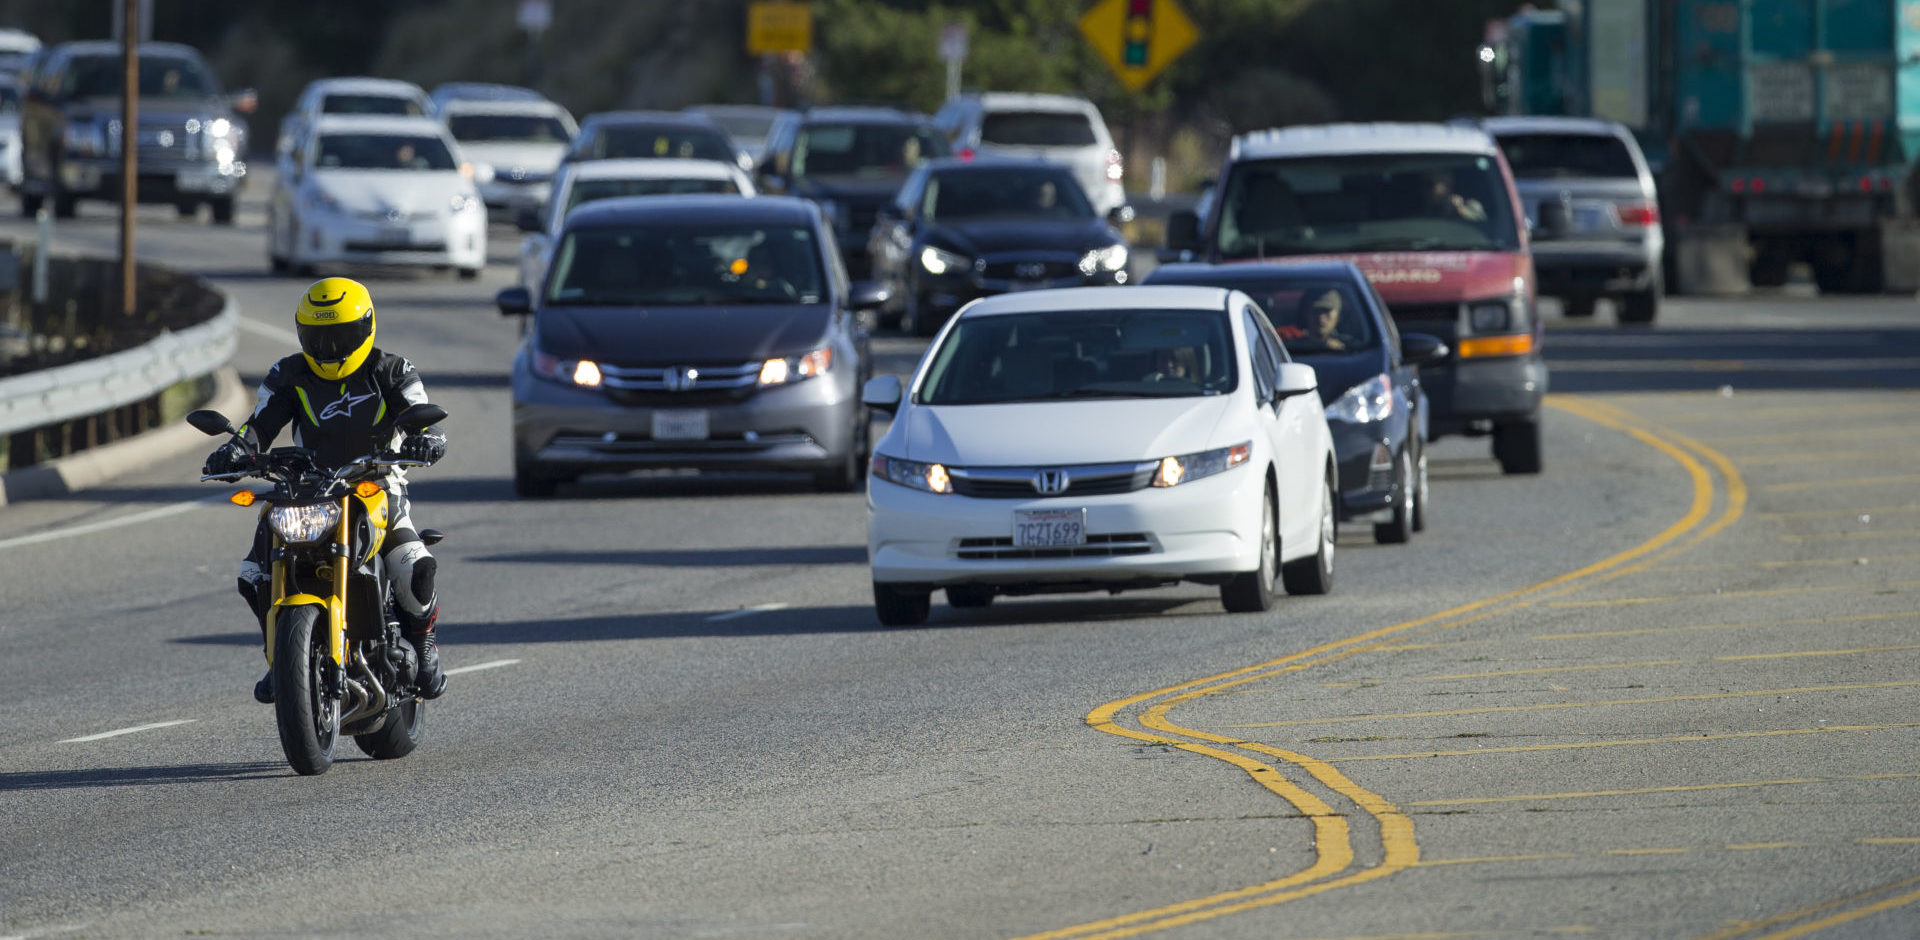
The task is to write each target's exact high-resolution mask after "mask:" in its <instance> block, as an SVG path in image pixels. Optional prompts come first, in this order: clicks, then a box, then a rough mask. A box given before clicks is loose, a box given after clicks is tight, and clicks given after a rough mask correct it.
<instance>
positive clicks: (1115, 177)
mask: <svg viewBox="0 0 1920 940" xmlns="http://www.w3.org/2000/svg"><path fill="white" fill-rule="evenodd" d="M1123 173H1124V171H1123V170H1122V169H1121V167H1120V151H1118V150H1109V151H1107V179H1109V180H1112V181H1113V182H1116V183H1118V182H1120V177H1121V176H1122V175H1123Z"/></svg>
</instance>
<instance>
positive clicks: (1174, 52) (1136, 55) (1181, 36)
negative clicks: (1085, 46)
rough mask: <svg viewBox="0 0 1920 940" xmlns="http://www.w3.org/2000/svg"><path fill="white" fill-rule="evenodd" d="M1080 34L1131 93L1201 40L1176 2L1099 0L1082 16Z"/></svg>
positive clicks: (1157, 75)
mask: <svg viewBox="0 0 1920 940" xmlns="http://www.w3.org/2000/svg"><path fill="white" fill-rule="evenodd" d="M1080 32H1081V34H1082V35H1084V36H1086V37H1087V41H1088V42H1090V43H1092V44H1093V49H1094V51H1095V52H1098V53H1099V54H1100V58H1101V59H1104V60H1105V61H1106V63H1107V66H1108V67H1109V68H1111V69H1113V74H1114V75H1116V76H1119V78H1120V84H1122V85H1125V86H1127V90H1128V91H1133V92H1139V91H1140V90H1142V89H1144V88H1146V87H1147V84H1148V83H1149V82H1151V81H1153V80H1154V79H1155V78H1158V77H1159V75H1160V73H1161V72H1162V71H1164V70H1165V69H1166V67H1167V66H1168V65H1170V64H1172V63H1173V60H1175V59H1178V58H1179V57H1180V56H1181V55H1182V54H1184V53H1185V52H1186V51H1187V50H1188V49H1190V48H1192V46H1193V44H1194V43H1195V42H1196V41H1198V40H1199V38H1200V31H1199V29H1198V28H1197V27H1195V26H1194V25H1193V20H1191V19H1188V18H1187V13H1186V11H1185V10H1182V9H1180V5H1179V4H1178V3H1175V2H1174V0H1099V2H1098V3H1095V4H1094V5H1093V6H1092V8H1090V9H1088V10H1087V12H1086V15H1084V16H1082V17H1080Z"/></svg>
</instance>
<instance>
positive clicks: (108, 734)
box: [60, 718, 200, 744]
mask: <svg viewBox="0 0 1920 940" xmlns="http://www.w3.org/2000/svg"><path fill="white" fill-rule="evenodd" d="M199 720H200V719H198V718H182V719H180V720H179V721H156V722H154V723H153V724H150V725H135V726H133V727H131V728H121V729H120V730H118V731H102V732H100V733H99V734H89V735H87V736H85V737H80V738H68V739H66V740H65V741H61V742H60V743H61V744H84V743H86V742H88V741H99V740H103V739H106V738H117V737H119V736H121V735H123V734H134V733H136V732H140V731H152V730H154V729H155V728H171V727H173V726H174V725H190V724H193V723H194V722H196V721H199Z"/></svg>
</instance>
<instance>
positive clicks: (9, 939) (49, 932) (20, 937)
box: [0, 924, 91, 940]
mask: <svg viewBox="0 0 1920 940" xmlns="http://www.w3.org/2000/svg"><path fill="white" fill-rule="evenodd" d="M89 926H91V925H90V924H74V925H72V926H68V927H42V928H40V929H39V930H29V931H27V932H26V933H15V934H7V935H6V936H0V940H34V938H36V937H51V936H53V935H54V934H62V933H78V932H80V931H82V930H85V929H87V928H88V927H89Z"/></svg>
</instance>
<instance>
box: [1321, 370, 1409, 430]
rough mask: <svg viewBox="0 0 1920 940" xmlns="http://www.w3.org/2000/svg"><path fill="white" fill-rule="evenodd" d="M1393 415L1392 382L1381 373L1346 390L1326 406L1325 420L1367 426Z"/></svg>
mask: <svg viewBox="0 0 1920 940" xmlns="http://www.w3.org/2000/svg"><path fill="white" fill-rule="evenodd" d="M1390 414H1393V380H1392V379H1389V378H1387V375H1386V373H1384V372H1382V373H1381V374H1379V375H1376V376H1374V377H1373V378H1370V379H1368V380H1366V381H1365V382H1361V383H1360V384H1359V385H1355V386H1354V387H1352V388H1350V389H1347V392H1346V394H1344V395H1341V396H1340V397H1339V398H1338V399H1336V400H1335V401H1334V403H1333V404H1331V405H1328V406H1327V420H1329V421H1346V422H1349V423H1351V424H1368V423H1371V422H1374V421H1380V420H1384V419H1385V418H1386V417H1387V416H1388V415H1390Z"/></svg>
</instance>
